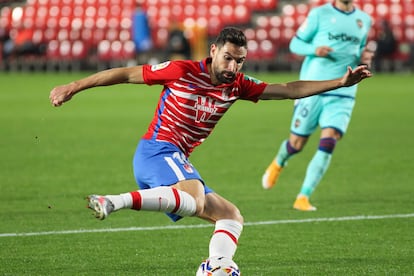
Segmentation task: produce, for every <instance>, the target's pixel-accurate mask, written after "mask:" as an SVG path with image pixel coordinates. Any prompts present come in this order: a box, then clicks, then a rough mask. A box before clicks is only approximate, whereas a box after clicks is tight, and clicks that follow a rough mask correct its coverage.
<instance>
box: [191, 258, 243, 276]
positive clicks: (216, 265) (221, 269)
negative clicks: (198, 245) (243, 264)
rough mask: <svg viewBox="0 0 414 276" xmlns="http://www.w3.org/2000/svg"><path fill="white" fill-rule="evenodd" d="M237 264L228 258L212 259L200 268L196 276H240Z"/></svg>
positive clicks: (204, 262)
mask: <svg viewBox="0 0 414 276" xmlns="http://www.w3.org/2000/svg"><path fill="white" fill-rule="evenodd" d="M240 275H241V274H240V270H239V267H238V266H237V264H236V263H235V262H234V261H233V260H232V259H229V258H226V257H211V258H208V259H207V260H205V261H203V262H202V263H201V264H200V266H199V267H198V270H197V274H196V276H240Z"/></svg>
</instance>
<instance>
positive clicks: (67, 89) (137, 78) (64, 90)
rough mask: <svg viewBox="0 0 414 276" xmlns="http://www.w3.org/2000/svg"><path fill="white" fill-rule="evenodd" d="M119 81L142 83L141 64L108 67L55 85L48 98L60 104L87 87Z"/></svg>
mask: <svg viewBox="0 0 414 276" xmlns="http://www.w3.org/2000/svg"><path fill="white" fill-rule="evenodd" d="M119 83H138V84H139V83H144V80H143V76H142V66H135V67H121V68H113V69H108V70H104V71H101V72H98V73H95V74H93V75H90V76H88V77H86V78H84V79H80V80H77V81H73V82H71V83H69V84H64V85H60V86H57V87H55V88H53V89H52V91H51V92H50V95H49V99H50V102H51V104H52V105H53V106H61V105H62V104H63V103H64V102H67V101H69V100H70V99H71V98H72V97H73V96H74V95H75V94H77V93H79V92H81V91H83V90H86V89H88V88H92V87H97V86H107V85H114V84H119Z"/></svg>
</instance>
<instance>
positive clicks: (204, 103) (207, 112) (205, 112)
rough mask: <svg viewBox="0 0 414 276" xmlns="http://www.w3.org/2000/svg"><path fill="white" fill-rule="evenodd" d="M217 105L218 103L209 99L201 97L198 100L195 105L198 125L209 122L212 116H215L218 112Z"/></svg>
mask: <svg viewBox="0 0 414 276" xmlns="http://www.w3.org/2000/svg"><path fill="white" fill-rule="evenodd" d="M215 103H216V101H215V100H213V99H211V98H209V97H201V96H199V97H198V98H197V102H196V103H195V105H194V108H195V110H196V118H195V121H196V122H197V123H199V122H205V121H208V120H209V119H210V117H211V115H213V114H214V113H216V111H217V107H216V106H215Z"/></svg>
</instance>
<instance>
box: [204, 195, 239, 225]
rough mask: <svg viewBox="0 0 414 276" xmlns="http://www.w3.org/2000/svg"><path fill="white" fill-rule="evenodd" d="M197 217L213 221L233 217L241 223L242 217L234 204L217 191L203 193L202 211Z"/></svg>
mask: <svg viewBox="0 0 414 276" xmlns="http://www.w3.org/2000/svg"><path fill="white" fill-rule="evenodd" d="M199 217H200V218H202V219H205V220H207V221H210V222H213V223H214V222H216V221H217V220H220V219H233V220H236V221H238V222H240V223H243V217H242V215H241V214H240V211H239V209H238V208H237V207H236V205H234V204H233V203H231V202H230V201H228V200H227V199H225V198H224V197H222V196H220V195H219V194H217V193H209V194H206V195H205V205H204V211H203V212H202V213H201V214H199Z"/></svg>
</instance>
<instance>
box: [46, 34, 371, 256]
mask: <svg viewBox="0 0 414 276" xmlns="http://www.w3.org/2000/svg"><path fill="white" fill-rule="evenodd" d="M246 45H247V41H246V37H245V36H244V34H243V32H242V31H240V30H239V29H236V28H232V27H229V28H225V29H223V30H222V31H221V32H220V34H219V36H218V37H217V39H216V41H215V43H213V44H212V45H211V48H210V57H208V58H206V59H204V60H202V61H189V60H181V61H168V62H164V63H161V64H158V65H152V66H151V65H142V66H141V65H140V66H135V67H128V68H114V69H109V70H105V71H101V72H98V73H96V74H93V75H91V76H89V77H86V78H84V79H81V80H77V81H74V82H72V83H69V84H66V85H62V86H58V87H55V88H54V89H53V90H52V91H51V93H50V101H51V103H52V105H54V106H60V105H62V104H63V103H64V102H66V101H68V100H70V99H71V98H72V97H73V96H74V95H75V94H77V93H79V92H81V91H84V90H85V89H88V88H92V87H97V86H106V85H114V84H120V83H133V84H147V85H153V84H159V85H162V87H163V89H162V92H161V95H160V98H159V102H158V105H157V108H156V111H155V113H154V118H153V120H152V122H151V124H150V126H149V128H148V130H147V132H146V133H145V134H144V136H143V137H142V139H141V140H140V142H139V144H138V147H137V150H136V152H135V156H134V160H133V168H134V175H135V179H136V181H137V183H138V185H139V187H140V190H138V191H132V192H128V193H123V194H120V195H107V196H101V195H91V196H89V197H88V202H89V207H90V208H91V209H93V210H94V211H95V216H96V217H97V218H99V219H105V218H106V217H107V216H108V215H109V214H111V213H112V212H114V211H117V210H120V209H134V210H142V211H158V212H165V213H167V214H168V215H169V216H170V217H171V218H172V219H173V220H174V221H176V220H178V219H180V218H181V217H188V216H197V217H199V218H201V219H204V220H207V221H209V222H211V223H214V224H215V230H214V233H213V236H212V238H211V240H210V246H209V256H210V257H211V256H224V257H228V258H232V257H233V255H234V253H235V251H236V248H237V242H238V239H239V236H240V234H241V232H242V227H243V217H242V215H241V214H240V212H239V209H238V208H237V207H236V206H235V205H234V204H232V203H231V202H229V201H228V200H226V199H224V198H223V197H221V196H220V195H218V194H217V193H215V192H213V191H212V189H210V188H209V187H208V186H207V185H205V183H204V181H203V179H202V177H201V176H200V174H199V173H198V171H197V170H196V168H194V167H193V166H192V164H191V163H190V162H189V160H188V157H189V155H190V154H191V152H192V151H193V149H194V148H195V147H196V146H198V145H199V144H201V143H202V141H203V140H204V139H205V138H207V136H209V134H210V133H211V131H212V130H213V128H214V126H215V125H216V123H217V122H218V121H219V119H220V118H221V117H222V116H223V115H224V113H225V112H226V111H227V110H228V108H230V106H231V105H232V104H233V103H234V102H235V101H236V100H238V99H242V100H249V101H253V102H256V101H258V100H259V99H269V100H270V99H275V100H281V99H288V98H300V97H305V96H309V95H313V94H316V93H321V92H323V91H327V90H330V89H333V88H337V87H341V86H350V85H354V84H355V83H357V82H359V81H360V80H362V79H364V78H366V77H369V76H371V73H370V71H369V70H367V69H366V67H365V66H360V67H358V68H356V69H355V70H351V68H348V70H347V71H346V72H345V73H344V76H343V77H341V78H338V79H335V80H330V81H319V82H315V81H295V82H290V83H283V84H267V83H264V82H261V81H259V80H257V79H253V78H251V77H249V76H247V75H244V74H243V73H240V72H239V71H240V69H241V68H242V66H243V63H244V61H245V59H246V56H247V46H246Z"/></svg>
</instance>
